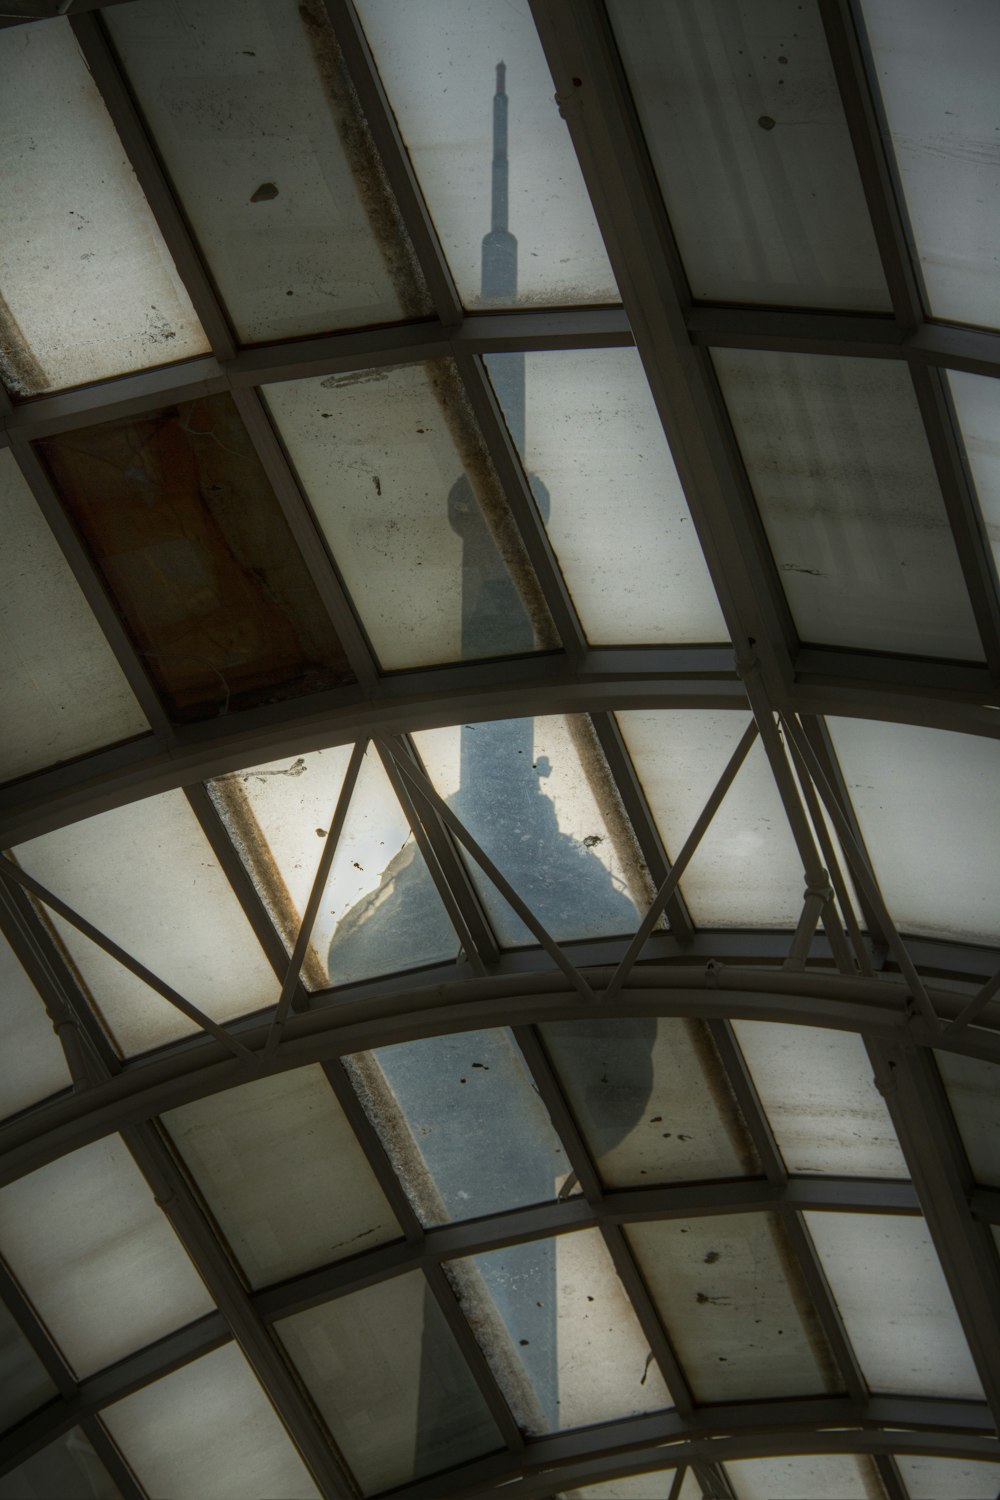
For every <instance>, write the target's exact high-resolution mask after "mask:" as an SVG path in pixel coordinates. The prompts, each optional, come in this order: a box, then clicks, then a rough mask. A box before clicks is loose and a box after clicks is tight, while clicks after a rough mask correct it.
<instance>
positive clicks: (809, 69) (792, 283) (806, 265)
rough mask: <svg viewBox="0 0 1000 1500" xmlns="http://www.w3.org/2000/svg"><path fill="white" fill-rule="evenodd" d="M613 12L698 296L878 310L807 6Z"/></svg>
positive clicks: (845, 138) (860, 207)
mask: <svg viewBox="0 0 1000 1500" xmlns="http://www.w3.org/2000/svg"><path fill="white" fill-rule="evenodd" d="M610 9H611V16H612V21H613V23H614V27H615V32H616V35H617V38H618V45H619V47H620V49H621V52H622V56H623V58H624V61H625V68H626V71H627V73H628V76H629V80H630V82H631V85H632V93H633V96H634V97H635V100H636V105H637V107H638V110H639V117H640V119H641V121H642V124H643V127H644V129H645V132H646V140H647V143H648V145H649V149H650V152H651V154H652V158H653V164H654V166H655V168H656V171H657V174H658V176H659V179H660V185H661V187H662V189H663V195H664V198H665V200H666V205H667V208H668V210H669V212H670V217H671V221H672V223H673V226H674V233H675V234H676V236H677V240H678V243H679V245H680V249H681V254H682V255H683V257H684V263H685V267H686V269H687V273H688V280H689V282H690V283H691V289H692V291H693V293H694V295H695V297H696V298H705V299H708V300H715V301H720V302H775V303H783V304H785V305H788V306H806V305H819V306H821V307H855V308H864V309H866V310H867V309H873V310H874V309H878V310H882V309H884V310H886V311H888V310H889V294H888V291H887V290H886V286H885V280H884V277H883V275H882V268H881V264H880V261H879V256H878V249H877V247H876V244H875V236H874V234H873V233H872V228H871V223H870V220H869V218H868V210H867V207H866V205H865V198H864V192H863V190H862V186H861V178H860V175H859V173H858V168H857V164H856V162H855V158H854V151H853V149H852V146H851V138H850V134H849V132H848V129H847V121H846V118H845V116H844V110H843V106H842V104H841V102H840V93H839V90H838V88H837V81H836V78H835V77H834V72H833V67H832V65H831V62H830V55H829V52H828V51H827V46H826V40H825V37H824V34H823V26H822V22H821V21H820V16H819V9H818V7H817V5H816V4H815V0H810V3H808V4H805V5H803V4H800V3H799V0H738V3H736V4H733V3H731V0H709V3H708V4H706V3H705V0H674V3H672V4H670V5H662V4H659V3H658V0H613V4H612V5H611V7H610ZM817 184H819V189H818V190H817Z"/></svg>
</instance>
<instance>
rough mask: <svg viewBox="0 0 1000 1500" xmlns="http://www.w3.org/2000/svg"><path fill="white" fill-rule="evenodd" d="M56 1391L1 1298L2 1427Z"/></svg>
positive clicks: (51, 1396) (0, 1395)
mask: <svg viewBox="0 0 1000 1500" xmlns="http://www.w3.org/2000/svg"><path fill="white" fill-rule="evenodd" d="M0 1202H2V1200H0ZM56 1395H58V1392H57V1390H56V1386H55V1382H54V1381H53V1380H51V1379H50V1377H49V1375H48V1374H47V1373H46V1370H45V1366H44V1365H43V1364H42V1362H41V1360H40V1359H39V1358H38V1355H37V1354H36V1353H35V1351H34V1349H32V1347H31V1345H30V1344H29V1343H28V1340H27V1339H26V1338H25V1336H24V1334H23V1333H22V1332H21V1330H20V1328H18V1326H17V1324H16V1323H15V1322H14V1319H13V1318H12V1317H11V1315H10V1313H9V1312H8V1311H7V1308H6V1307H5V1305H4V1304H3V1303H2V1302H0V1429H4V1430H6V1428H8V1427H13V1426H14V1424H15V1422H20V1420H21V1418H22V1417H26V1416H27V1415H28V1414H29V1412H33V1411H34V1410H35V1408H36V1407H39V1406H44V1405H45V1403H46V1402H47V1401H51V1400H53V1399H54V1397H55V1396H56Z"/></svg>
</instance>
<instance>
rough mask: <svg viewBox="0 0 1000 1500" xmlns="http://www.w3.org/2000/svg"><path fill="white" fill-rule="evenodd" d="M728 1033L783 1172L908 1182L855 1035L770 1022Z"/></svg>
mask: <svg viewBox="0 0 1000 1500" xmlns="http://www.w3.org/2000/svg"><path fill="white" fill-rule="evenodd" d="M733 1028H734V1030H735V1032H736V1039H737V1041H738V1042H739V1044H740V1047H741V1048H742V1049H743V1055H744V1057H745V1058H746V1060H747V1063H748V1065H749V1068H750V1073H751V1076H752V1077H753V1081H754V1083H755V1084H756V1086H757V1092H758V1094H759V1095H760V1098H761V1103H762V1104H763V1106H764V1108H765V1110H766V1111H767V1116H768V1119H769V1120H770V1122H771V1129H772V1130H773V1131H774V1134H775V1136H776V1137H777V1141H778V1145H779V1146H780V1148H781V1154H782V1156H783V1157H784V1158H785V1166H786V1167H787V1168H788V1170H789V1172H792V1173H796V1172H825V1173H828V1174H831V1175H833V1176H845V1177H901V1178H902V1177H909V1175H910V1173H909V1169H908V1167H907V1165H906V1162H905V1160H904V1158H903V1153H902V1152H901V1151H900V1149H899V1142H898V1140H897V1139H896V1132H895V1131H894V1129H893V1126H892V1120H891V1119H890V1118H889V1111H888V1110H887V1109H886V1107H885V1101H884V1100H883V1098H882V1095H881V1094H880V1093H879V1092H878V1090H877V1089H876V1087H875V1084H874V1083H873V1081H872V1065H871V1063H870V1062H869V1061H868V1054H867V1053H866V1052H865V1048H864V1043H863V1042H862V1040H861V1038H860V1037H859V1036H856V1035H854V1033H853V1032H849V1031H821V1030H819V1029H818V1028H816V1027H812V1026H781V1025H778V1024H776V1023H774V1022H771V1021H734V1022H733Z"/></svg>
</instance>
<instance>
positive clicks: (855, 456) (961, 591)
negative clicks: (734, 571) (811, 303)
mask: <svg viewBox="0 0 1000 1500" xmlns="http://www.w3.org/2000/svg"><path fill="white" fill-rule="evenodd" d="M712 359H713V361H714V362H715V367H716V370H717V372H718V375H719V380H720V382H721V384H722V390H723V394H724V395H725V398H726V403H727V405H728V407H729V415H730V418H731V419H732V423H733V427H734V429H735V432H736V436H737V439H738V441H739V444H740V447H741V449H742V451H743V459H744V462H745V463H746V466H747V470H748V473H749V475H750V482H751V484H752V485H753V489H754V494H755V495H756V498H757V507H758V509H759V511H760V514H761V519H762V521H763V522H764V529H765V530H766V532H767V535H768V540H769V541H770V543H771V550H772V552H773V553H774V560H775V563H776V564H777V566H778V570H779V572H780V574H781V581H782V583H783V585H784V589H785V594H786V596H787V599H788V603H789V607H790V608H791V611H792V615H793V617H794V619H795V624H796V626H797V628H798V632H799V635H800V636H801V637H802V638H803V640H806V641H812V642H822V643H823V644H825V645H832V646H850V647H856V648H859V649H869V650H882V651H901V652H910V653H912V654H914V655H921V656H925V655H926V656H943V657H960V658H964V659H968V660H970V661H981V660H982V658H983V649H982V644H981V642H980V639H979V634H978V631H977V629H976V623H975V620H974V618H973V614H972V605H971V604H970V602H969V597H968V593H967V591H966V587H965V581H964V579H963V577H962V572H961V569H960V567H959V562H958V553H957V552H956V550H955V543H954V540H953V538H952V534H951V530H950V528H949V525H948V518H947V515H946V513H945V508H944V501H943V500H942V498H941V492H940V489H939V487H938V482H937V476H936V475H935V473H934V467H933V463H932V460H931V454H930V449H929V448H928V445H927V438H926V435H925V432H924V426H923V423H922V421H921V419H920V412H919V409H918V407H917V400H916V396H915V395H914V393H913V387H912V385H911V383H910V378H909V374H908V372H907V370H906V368H905V366H904V365H903V364H902V363H900V362H890V361H888V360H875V359H841V358H835V357H831V356H829V355H821V354H776V353H771V352H765V351H760V350H753V351H751V350H735V349H714V350H713V351H712Z"/></svg>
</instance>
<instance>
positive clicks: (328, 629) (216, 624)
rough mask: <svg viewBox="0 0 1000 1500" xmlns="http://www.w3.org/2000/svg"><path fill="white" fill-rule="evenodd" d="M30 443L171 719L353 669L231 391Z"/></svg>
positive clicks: (305, 689) (324, 683) (252, 700)
mask: <svg viewBox="0 0 1000 1500" xmlns="http://www.w3.org/2000/svg"><path fill="white" fill-rule="evenodd" d="M38 449H39V452H40V454H41V457H42V459H43V460H44V462H45V463H46V464H47V466H48V469H49V472H50V474H51V475H52V478H53V480H54V482H55V484H56V488H57V489H58V491H59V495H60V498H61V500H62V503H63V505H64V506H65V508H66V510H67V511H68V513H69V515H70V516H71V517H72V519H73V520H74V522H75V523H76V525H77V527H78V528H79V530H80V531H81V533H82V535H83V537H84V539H85V541H86V543H87V544H88V546H89V548H90V551H91V553H92V555H93V557H94V559H95V561H96V563H97V566H98V568H99V570H100V572H101V574H102V576H103V578H104V582H105V584H106V586H107V588H108V591H109V593H110V594H111V597H112V599H113V600H114V602H115V604H116V606H117V608H118V610H119V612H120V614H121V616H122V618H123V620H124V622H125V624H126V626H127V628H128V630H129V632H130V634H131V636H132V639H133V641H134V643H135V646H136V649H137V651H138V652H139V654H140V656H141V658H142V660H143V662H144V664H145V666H146V668H147V670H148V672H149V674H150V677H151V678H152V679H153V682H154V683H155V685H156V687H157V689H158V690H159V692H160V694H161V695H162V697H163V699H164V702H165V704H166V706H167V709H168V711H169V712H170V714H171V715H172V716H173V717H174V718H175V719H176V720H178V721H180V722H185V721H190V720H197V719H205V718H211V717H213V716H214V715H217V714H224V713H228V712H231V711H233V710H236V709H241V708H249V707H252V706H254V705H256V704H260V703H270V702H276V701H278V700H280V699H287V698H296V697H300V696H302V695H304V694H307V693H312V692H318V691H321V690H323V689H325V688H331V687H336V686H338V685H340V684H343V683H348V682H353V681H354V677H353V675H352V673H351V671H350V668H349V666H348V664H347V659H346V657H345V655H344V650H343V647H342V646H341V644H340V641H339V639H338V638H337V635H336V633H335V631H334V629H333V626H332V624H331V623H330V620H329V618H328V616H327V615H326V613H325V611H324V609H323V605H322V603H321V601H320V598H319V595H318V593H317V591H316V588H315V586H314V585H313V583H312V580H311V578H310V576H309V573H308V571H307V569H306V565H305V563H304V561H303V559H302V557H301V554H300V553H299V551H298V548H297V547H296V545H295V542H294V540H293V538H292V533H291V531H290V529H289V526H288V523H287V521H286V520H285V518H284V516H283V514H282V512H281V509H280V507H279V505H278V501H277V499H276V497H275V494H274V491H273V489H272V488H271V485H270V483H269V481H268V479H267V476H266V475H265V473H264V470H263V468H262V467H261V464H260V461H259V459H258V458H257V455H256V454H255V452H254V450H253V447H252V445H251V443H250V439H249V437H248V435H247V432H246V429H245V428H244V426H243V423H242V421H241V419H240V417H239V414H238V412H237V410H236V407H235V406H234V404H233V402H232V400H231V398H230V397H229V396H227V395H219V396H209V397H205V398H203V399H200V400H197V401H186V402H183V403H181V404H179V405H177V406H170V407H167V408H165V409H164V410H162V411H159V412H156V413H153V414H151V415H149V416H144V417H142V418H140V419H138V420H134V421H121V422H106V423H102V424H101V425H100V426H96V427H89V428H85V429H82V430H80V431H77V432H72V433H65V434H61V435H60V436H58V437H54V438H49V439H47V440H45V441H43V442H40V443H39V444H38Z"/></svg>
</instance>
